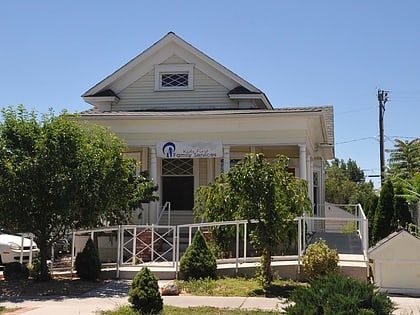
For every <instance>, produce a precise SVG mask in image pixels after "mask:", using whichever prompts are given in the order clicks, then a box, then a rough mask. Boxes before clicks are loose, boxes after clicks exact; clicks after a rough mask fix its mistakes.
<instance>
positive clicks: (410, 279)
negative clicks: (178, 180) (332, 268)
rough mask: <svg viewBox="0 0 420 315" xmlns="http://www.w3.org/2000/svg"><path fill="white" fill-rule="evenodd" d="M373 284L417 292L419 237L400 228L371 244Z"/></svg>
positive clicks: (419, 290) (419, 280)
mask: <svg viewBox="0 0 420 315" xmlns="http://www.w3.org/2000/svg"><path fill="white" fill-rule="evenodd" d="M368 256H369V259H371V260H372V261H373V276H374V279H375V284H376V285H377V286H378V287H379V288H380V289H381V290H384V291H388V292H390V293H402V294H416V295H420V239H418V238H417V237H415V236H413V235H411V234H410V233H408V232H407V231H404V230H401V231H398V232H394V233H392V234H390V235H389V236H388V237H386V238H384V239H383V240H381V241H380V242H378V243H377V244H376V245H375V246H373V247H371V248H370V249H369V251H368Z"/></svg>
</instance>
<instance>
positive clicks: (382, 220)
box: [372, 179, 394, 243]
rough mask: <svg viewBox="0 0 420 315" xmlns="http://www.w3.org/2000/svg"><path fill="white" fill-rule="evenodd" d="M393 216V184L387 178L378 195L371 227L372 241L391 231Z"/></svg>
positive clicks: (378, 239)
mask: <svg viewBox="0 0 420 315" xmlns="http://www.w3.org/2000/svg"><path fill="white" fill-rule="evenodd" d="M393 216H394V186H393V185H392V182H391V181H390V180H389V179H388V180H386V181H385V183H384V185H383V186H382V189H381V194H380V195H379V200H378V206H377V208H376V211H375V218H374V221H373V227H372V241H373V242H374V243H376V242H378V241H380V240H381V239H383V238H385V237H387V236H388V235H389V234H391V233H392V232H393V228H392V218H393Z"/></svg>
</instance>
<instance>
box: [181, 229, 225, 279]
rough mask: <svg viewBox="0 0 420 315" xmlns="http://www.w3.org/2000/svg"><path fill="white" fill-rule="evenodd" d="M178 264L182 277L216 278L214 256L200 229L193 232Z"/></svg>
mask: <svg viewBox="0 0 420 315" xmlns="http://www.w3.org/2000/svg"><path fill="white" fill-rule="evenodd" d="M179 264H180V271H181V276H182V278H183V279H186V280H190V279H205V278H211V279H215V278H216V270H217V262H216V257H215V256H214V254H213V253H212V251H211V249H210V248H209V247H208V245H207V242H206V239H205V238H204V235H203V233H202V232H201V231H200V230H198V231H197V232H196V233H195V235H194V238H193V240H192V243H191V245H190V246H188V248H187V250H186V251H185V254H184V255H183V256H182V258H181V261H180V262H179Z"/></svg>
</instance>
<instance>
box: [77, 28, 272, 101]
mask: <svg viewBox="0 0 420 315" xmlns="http://www.w3.org/2000/svg"><path fill="white" fill-rule="evenodd" d="M174 52H177V53H181V54H182V53H184V55H183V56H181V57H185V59H186V61H187V62H190V63H193V64H195V66H196V67H197V68H198V69H200V70H202V71H204V72H206V73H207V74H209V72H210V73H211V74H209V75H210V76H212V78H213V79H214V80H216V81H218V82H219V83H220V84H222V85H224V86H226V88H228V89H229V90H231V92H230V93H229V97H231V98H241V96H242V97H244V96H245V95H247V96H248V97H249V96H250V94H253V95H252V98H259V99H261V101H262V102H263V104H264V106H265V108H267V109H272V108H273V107H272V105H271V103H270V101H269V100H268V98H267V97H266V96H265V94H264V93H263V92H262V91H261V90H259V89H258V88H256V87H255V86H254V85H252V84H251V83H249V82H248V81H246V80H244V79H242V78H241V77H239V76H238V75H236V74H235V73H233V72H232V71H230V70H229V69H227V68H226V67H224V66H223V65H221V64H220V63H218V62H216V61H215V60H213V59H212V58H210V57H209V56H207V55H206V54H204V53H203V52H201V51H200V50H198V49H197V48H195V47H193V46H192V45H190V44H189V43H187V42H186V41H184V40H183V39H181V38H180V37H178V36H177V35H175V33H173V32H169V33H168V34H166V35H165V36H164V37H163V38H162V39H160V40H159V41H157V42H156V43H155V44H153V45H152V46H151V47H149V48H148V49H146V50H145V51H143V52H142V53H140V54H139V55H138V56H136V57H135V58H133V59H132V60H130V61H129V62H128V63H127V64H125V65H124V66H122V67H121V68H120V69H118V70H117V71H115V72H114V73H112V74H111V75H109V76H108V77H107V78H105V79H104V80H102V81H100V82H99V83H98V84H96V85H95V86H94V87H92V88H90V89H89V90H88V91H86V92H85V93H83V94H82V97H83V98H84V100H85V101H86V102H88V103H90V100H92V98H97V97H101V96H104V95H102V93H104V91H108V90H109V91H111V93H113V94H114V96H116V95H118V93H119V92H120V91H122V90H123V89H125V88H126V87H128V86H129V85H130V84H132V83H133V82H134V81H135V80H137V79H138V78H139V77H140V76H142V75H144V74H146V73H147V72H148V71H150V70H151V69H153V66H154V65H156V64H159V63H162V62H163V61H165V60H166V59H168V58H169V57H171V55H172V54H174ZM241 92H242V93H241ZM243 92H245V93H243ZM105 97H110V95H106V96H105Z"/></svg>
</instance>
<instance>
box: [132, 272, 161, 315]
mask: <svg viewBox="0 0 420 315" xmlns="http://www.w3.org/2000/svg"><path fill="white" fill-rule="evenodd" d="M128 295H129V298H128V301H129V302H130V303H131V307H132V308H133V309H134V310H135V311H137V312H139V313H140V314H150V315H152V314H160V313H161V312H162V310H163V300H162V297H161V295H160V292H159V285H158V279H157V278H156V276H155V275H154V273H153V272H151V271H150V269H149V268H147V267H144V268H142V269H141V270H140V271H139V272H138V273H137V274H136V275H135V277H134V279H133V281H132V282H131V288H130V291H129V292H128Z"/></svg>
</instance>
